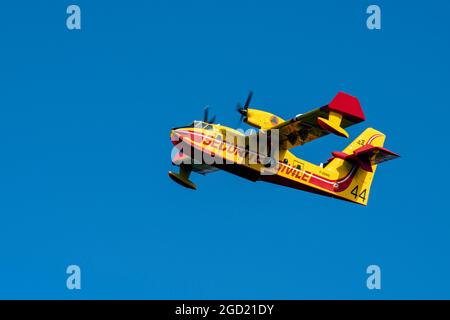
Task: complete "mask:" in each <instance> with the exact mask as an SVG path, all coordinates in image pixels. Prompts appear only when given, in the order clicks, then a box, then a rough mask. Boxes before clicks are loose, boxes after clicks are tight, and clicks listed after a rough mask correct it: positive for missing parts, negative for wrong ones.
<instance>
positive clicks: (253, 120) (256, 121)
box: [244, 108, 284, 129]
mask: <svg viewBox="0 0 450 320" xmlns="http://www.w3.org/2000/svg"><path fill="white" fill-rule="evenodd" d="M244 122H245V123H247V124H249V125H251V126H253V127H256V128H258V129H270V128H273V127H275V126H276V125H278V124H280V123H282V122H284V120H283V119H282V118H280V117H279V116H276V115H274V114H272V113H270V112H266V111H262V110H258V109H251V108H248V109H247V114H246V117H245V119H244Z"/></svg>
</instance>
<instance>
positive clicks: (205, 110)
mask: <svg viewBox="0 0 450 320" xmlns="http://www.w3.org/2000/svg"><path fill="white" fill-rule="evenodd" d="M208 114H209V106H206V107H205V109H203V122H207V123H214V122H215V121H216V116H215V115H214V116H212V118H211V119H209V117H208Z"/></svg>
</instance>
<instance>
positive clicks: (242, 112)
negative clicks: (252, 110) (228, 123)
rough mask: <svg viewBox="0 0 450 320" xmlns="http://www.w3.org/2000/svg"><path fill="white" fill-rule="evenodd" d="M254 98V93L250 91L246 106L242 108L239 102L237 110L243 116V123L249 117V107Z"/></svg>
mask: <svg viewBox="0 0 450 320" xmlns="http://www.w3.org/2000/svg"><path fill="white" fill-rule="evenodd" d="M252 97H253V92H252V91H250V92H249V93H248V97H247V100H246V101H245V104H244V106H241V104H240V103H239V102H238V103H237V105H236V110H237V111H238V112H239V113H240V114H241V118H240V122H242V120H244V118H245V117H246V116H247V112H248V107H249V105H250V102H251V101H252Z"/></svg>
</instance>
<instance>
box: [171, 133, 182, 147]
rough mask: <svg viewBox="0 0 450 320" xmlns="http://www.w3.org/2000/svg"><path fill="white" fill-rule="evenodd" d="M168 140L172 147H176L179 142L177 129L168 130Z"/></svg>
mask: <svg viewBox="0 0 450 320" xmlns="http://www.w3.org/2000/svg"><path fill="white" fill-rule="evenodd" d="M170 140H171V141H172V143H173V144H174V145H177V144H178V143H179V142H180V141H181V139H180V133H179V132H178V130H177V129H172V130H170Z"/></svg>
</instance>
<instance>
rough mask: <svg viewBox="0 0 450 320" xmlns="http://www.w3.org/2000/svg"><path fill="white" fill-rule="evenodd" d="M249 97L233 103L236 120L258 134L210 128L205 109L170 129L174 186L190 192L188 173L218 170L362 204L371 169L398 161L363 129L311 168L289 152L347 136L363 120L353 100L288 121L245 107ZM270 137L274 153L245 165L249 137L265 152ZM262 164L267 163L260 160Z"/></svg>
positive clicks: (380, 137)
mask: <svg viewBox="0 0 450 320" xmlns="http://www.w3.org/2000/svg"><path fill="white" fill-rule="evenodd" d="M251 98H252V92H250V94H249V96H248V98H247V101H246V102H245V104H244V106H241V105H239V104H238V107H237V110H238V112H239V113H240V114H241V120H244V122H245V123H247V124H249V125H251V126H253V127H255V128H257V129H259V131H258V132H256V131H254V130H253V132H252V133H249V134H244V133H243V132H242V131H238V130H235V129H232V128H229V127H225V126H222V125H219V124H215V123H214V119H208V109H205V114H204V119H203V121H194V123H192V124H191V125H188V126H185V127H178V128H173V129H172V130H171V133H170V136H171V140H172V143H173V144H174V145H175V148H174V151H173V152H172V163H173V164H174V165H177V166H179V168H180V171H179V173H174V172H171V171H169V176H170V177H171V178H172V179H173V180H174V181H175V182H177V183H178V184H180V185H182V186H184V187H187V188H191V189H196V185H195V184H194V183H193V182H192V181H190V180H189V176H190V174H191V172H192V171H194V172H197V173H200V174H207V173H210V172H213V171H216V170H219V169H221V170H225V171H227V172H230V173H233V174H235V175H238V176H241V177H243V178H246V179H248V180H251V181H266V182H271V183H275V184H279V185H283V186H288V187H292V188H296V189H300V190H305V191H309V192H314V193H317V194H321V195H325V196H329V197H333V198H338V199H342V200H347V201H351V202H355V203H358V204H361V205H367V201H368V199H369V193H370V187H371V184H372V179H373V176H374V174H375V170H376V168H377V164H379V163H381V162H384V161H387V160H391V159H394V158H397V157H399V155H397V154H396V153H394V152H392V151H389V150H387V149H385V148H383V144H384V140H385V138H386V136H385V135H384V134H383V133H381V132H379V131H377V130H375V129H372V128H368V129H366V130H364V131H363V132H362V133H361V135H360V136H359V137H357V138H356V139H355V140H354V141H353V142H352V143H350V144H349V145H348V146H347V147H346V148H345V149H344V150H343V151H339V152H338V151H336V152H332V157H331V158H330V159H329V160H328V161H327V162H326V163H324V164H320V165H314V164H312V163H309V162H307V161H305V160H303V159H300V158H298V157H296V156H295V155H294V154H292V153H291V152H290V151H289V149H291V148H293V147H296V146H300V145H303V144H305V143H307V142H310V141H313V140H315V139H317V138H320V137H323V136H326V135H327V134H329V133H333V134H335V135H338V136H341V137H345V138H348V137H349V135H348V133H347V131H346V130H345V128H347V127H349V126H351V125H353V124H356V123H359V122H361V121H364V120H365V116H364V113H363V111H362V109H361V106H360V103H359V101H358V99H357V98H355V97H353V96H350V95H348V94H346V93H343V92H339V93H338V94H337V95H336V96H335V97H334V99H333V100H332V101H331V102H330V103H329V104H327V105H325V106H323V107H320V108H317V109H315V110H312V111H310V112H307V113H305V114H301V115H297V116H296V117H294V118H292V119H291V120H284V119H282V118H280V117H279V116H276V115H274V114H271V113H269V112H266V111H262V110H257V109H252V108H249V105H250V101H251ZM275 133H276V136H277V137H278V139H277V140H278V143H277V145H276V147H275V148H276V150H275V151H276V152H275V151H274V153H271V154H270V155H268V153H267V152H265V153H264V155H265V156H264V157H263V156H261V157H259V154H258V152H259V151H258V150H259V149H257V151H256V154H257V155H256V158H257V159H258V160H257V161H251V159H252V158H253V159H255V157H253V156H254V153H255V152H252V151H251V150H250V148H249V145H250V144H251V143H250V141H251V138H252V137H255V136H261V135H263V136H265V137H266V138H265V139H267V141H270V142H269V147H267V148H266V151H267V149H271V148H274V144H273V142H274V141H275V140H276V139H274V138H273V137H274V136H275ZM230 137H231V139H230ZM272 154H276V157H275V156H271V155H272ZM194 155H197V156H194ZM198 155H200V157H198ZM213 158H214V159H213ZM211 159H213V160H214V161H211ZM218 159H219V160H221V161H217V160H218ZM264 159H270V160H269V161H262V160H264ZM206 160H209V161H206Z"/></svg>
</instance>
